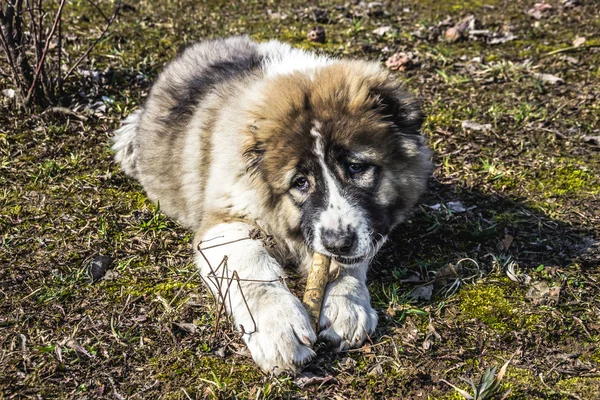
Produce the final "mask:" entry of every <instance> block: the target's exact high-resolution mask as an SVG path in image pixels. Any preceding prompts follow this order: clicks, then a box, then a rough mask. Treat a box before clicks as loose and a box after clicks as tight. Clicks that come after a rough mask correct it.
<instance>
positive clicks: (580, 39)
mask: <svg viewBox="0 0 600 400" xmlns="http://www.w3.org/2000/svg"><path fill="white" fill-rule="evenodd" d="M584 43H585V38H584V37H583V36H579V37H577V38H575V39H573V47H581V45H582V44H584Z"/></svg>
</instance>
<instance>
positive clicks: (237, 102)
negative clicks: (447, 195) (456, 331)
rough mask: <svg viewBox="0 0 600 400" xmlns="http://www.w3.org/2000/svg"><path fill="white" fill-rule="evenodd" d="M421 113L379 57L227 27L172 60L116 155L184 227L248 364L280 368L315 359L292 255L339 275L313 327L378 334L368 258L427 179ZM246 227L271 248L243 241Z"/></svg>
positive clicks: (341, 339) (345, 335)
mask: <svg viewBox="0 0 600 400" xmlns="http://www.w3.org/2000/svg"><path fill="white" fill-rule="evenodd" d="M422 120H423V114H422V112H421V108H420V105H419V103H418V102H417V101H416V100H415V99H414V98H413V97H412V96H411V95H409V94H408V93H407V92H405V91H404V90H403V89H402V87H401V85H400V84H399V83H398V82H397V81H396V80H395V79H394V78H393V77H391V76H390V75H389V74H388V73H387V72H386V71H385V70H383V69H382V68H381V67H380V66H379V65H378V64H376V63H371V62H362V61H349V60H338V59H332V58H327V57H322V56H316V55H313V54H310V53H306V52H304V51H301V50H297V49H293V48H291V47H289V46H288V45H285V44H282V43H280V42H277V41H270V42H267V43H261V44H258V43H255V42H253V41H251V40H250V39H249V38H247V37H234V38H229V39H225V40H214V41H207V42H203V43H199V44H195V45H193V46H191V47H189V48H187V49H186V50H185V51H183V52H182V53H181V54H180V55H179V56H178V57H177V58H176V59H175V60H174V61H173V62H171V63H170V64H169V65H168V66H167V67H166V68H165V70H164V71H163V72H162V74H160V76H159V77H158V80H157V81H156V83H155V84H154V86H153V87H152V90H151V92H150V95H149V97H148V99H147V101H146V103H145V104H144V106H143V108H142V109H141V110H139V111H136V112H134V113H133V114H131V115H130V116H129V117H128V118H127V119H126V120H125V121H124V123H123V125H122V127H121V128H120V129H119V130H118V131H117V132H116V135H115V137H114V145H113V149H114V150H115V159H116V160H117V161H118V162H119V163H120V164H121V165H122V167H123V169H124V170H125V172H126V173H127V174H128V175H130V176H132V177H134V178H136V179H138V180H139V181H140V182H141V184H142V186H143V187H144V189H145V190H146V192H147V193H148V196H149V197H150V198H151V199H152V200H153V201H155V202H159V203H160V207H161V210H162V211H164V212H165V213H166V214H167V215H169V216H171V217H172V218H174V219H176V220H177V221H179V222H180V223H181V224H183V225H185V226H186V227H189V228H190V229H193V230H194V231H195V233H196V239H195V245H198V244H199V243H200V244H201V247H204V248H205V250H204V251H203V252H202V253H203V254H204V256H202V254H201V253H199V252H198V254H197V256H196V262H197V264H198V267H199V268H200V271H201V274H202V276H203V277H204V278H205V281H206V282H207V283H208V286H209V287H210V289H211V290H212V291H213V293H214V294H215V295H216V296H217V297H218V298H220V299H225V303H226V306H227V309H228V312H229V313H231V315H232V316H233V319H234V321H235V324H236V327H237V328H238V329H243V332H244V335H243V339H244V341H245V342H246V344H247V345H248V348H249V349H250V352H251V353H252V357H253V358H254V360H255V361H256V363H257V364H258V365H259V366H260V367H261V368H262V369H264V370H265V371H272V372H280V371H284V370H288V371H289V370H294V369H295V367H296V366H297V365H300V364H302V363H304V362H306V361H307V360H309V359H310V358H311V357H312V356H313V355H314V353H313V351H312V349H311V345H312V344H313V343H314V342H315V340H316V339H317V337H316V336H315V333H314V332H313V330H312V329H311V326H310V323H309V319H308V317H307V314H306V311H305V310H304V308H303V307H302V304H301V303H300V301H299V300H298V299H297V298H296V297H295V296H293V295H292V294H291V293H290V291H289V290H288V288H287V287H286V285H285V283H283V281H280V280H279V278H280V277H281V276H283V275H284V272H283V270H282V268H283V267H284V266H288V265H292V266H295V267H296V268H297V269H298V271H299V272H300V273H301V274H306V273H307V271H308V268H309V266H310V260H311V256H312V253H313V252H314V251H318V252H321V253H323V254H326V255H329V256H331V257H332V259H333V262H332V269H334V270H339V271H338V272H339V275H338V276H337V278H336V279H335V280H333V281H332V282H330V283H329V284H328V286H327V289H326V293H325V298H324V303H323V309H322V315H321V319H320V323H319V325H320V333H319V337H320V338H321V339H323V340H325V341H328V342H330V343H332V344H333V345H335V346H336V347H337V348H339V349H345V348H349V347H356V346H360V345H361V344H362V343H363V342H364V340H365V338H366V337H367V335H368V334H370V333H372V332H373V331H374V329H375V327H376V325H377V314H376V312H375V311H374V310H373V308H372V307H371V305H370V297H369V292H368V290H367V286H366V284H365V280H366V272H367V267H368V263H369V261H370V260H371V258H372V257H373V256H374V255H375V253H376V252H377V250H378V249H379V248H380V247H381V245H382V244H383V243H384V241H385V240H386V238H387V236H388V234H389V233H390V231H391V230H392V229H393V228H394V227H395V226H396V225H398V224H399V223H400V222H401V221H402V220H403V219H404V217H405V215H406V213H407V211H408V210H409V209H410V208H411V207H412V206H413V205H414V204H415V202H416V201H417V199H418V197H419V196H420V194H421V193H422V192H423V190H424V188H425V185H426V180H427V177H428V175H429V173H430V163H429V151H428V150H427V149H426V147H425V145H424V143H423V139H422V137H421V136H420V133H419V130H420V127H421V123H422ZM254 228H259V229H260V230H262V231H263V232H265V233H266V234H268V235H272V236H273V237H274V239H275V242H276V245H275V246H274V247H268V246H264V245H263V243H262V242H261V241H257V240H251V239H248V240H239V241H238V239H243V238H247V237H248V235H249V231H250V230H252V229H254ZM224 256H227V266H228V270H227V271H226V272H222V271H223V270H224V267H223V266H222V265H221V267H219V268H220V269H219V275H221V273H226V274H228V275H227V276H228V277H229V278H232V276H233V271H236V273H237V275H238V276H239V278H240V279H241V281H240V283H239V285H238V284H237V283H236V284H233V285H231V286H229V291H228V292H226V289H227V287H228V285H227V282H225V283H223V282H222V280H221V279H216V278H215V277H214V276H213V274H211V268H212V269H216V268H217V266H219V265H220V264H221V262H222V260H223V257H224ZM250 280H255V281H256V280H259V281H269V282H255V281H254V282H253V281H250ZM246 303H247V305H246ZM242 326H243V328H241V327H242Z"/></svg>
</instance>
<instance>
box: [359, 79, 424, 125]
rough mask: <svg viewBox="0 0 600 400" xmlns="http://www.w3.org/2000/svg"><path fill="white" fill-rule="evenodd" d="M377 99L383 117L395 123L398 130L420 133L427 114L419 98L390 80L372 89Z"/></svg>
mask: <svg viewBox="0 0 600 400" xmlns="http://www.w3.org/2000/svg"><path fill="white" fill-rule="evenodd" d="M371 93H372V96H373V97H374V99H375V101H376V109H377V111H378V112H379V113H381V115H382V116H383V118H384V119H385V120H387V121H389V122H391V123H393V124H394V125H395V126H396V128H397V129H398V131H399V132H400V133H403V134H407V135H419V134H420V133H421V126H422V125H423V121H424V120H425V114H424V113H423V108H422V105H421V102H420V101H419V99H417V98H416V97H415V96H413V95H412V94H410V93H409V92H407V91H406V90H404V89H402V87H401V86H400V85H399V84H397V83H395V82H391V81H388V82H386V84H384V85H379V86H377V87H375V88H373V89H372V90H371Z"/></svg>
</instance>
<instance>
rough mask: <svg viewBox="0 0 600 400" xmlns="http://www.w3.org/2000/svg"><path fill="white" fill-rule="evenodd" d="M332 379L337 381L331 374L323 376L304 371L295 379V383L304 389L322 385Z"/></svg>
mask: <svg viewBox="0 0 600 400" xmlns="http://www.w3.org/2000/svg"><path fill="white" fill-rule="evenodd" d="M330 381H335V379H334V378H333V376H331V375H328V376H323V377H321V376H317V375H315V374H313V373H311V372H303V373H301V374H300V375H298V377H297V378H296V379H294V384H295V385H296V386H298V387H299V388H301V389H304V388H306V387H309V386H316V385H319V386H320V385H323V384H325V383H327V382H330Z"/></svg>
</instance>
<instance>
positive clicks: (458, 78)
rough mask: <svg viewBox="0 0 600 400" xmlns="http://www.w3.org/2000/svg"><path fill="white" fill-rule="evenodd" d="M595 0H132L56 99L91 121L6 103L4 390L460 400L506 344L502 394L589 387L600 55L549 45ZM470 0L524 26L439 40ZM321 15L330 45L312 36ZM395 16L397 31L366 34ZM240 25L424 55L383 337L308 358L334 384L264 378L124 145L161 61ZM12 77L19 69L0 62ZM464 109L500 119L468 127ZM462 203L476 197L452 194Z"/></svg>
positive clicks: (370, 52) (374, 271) (299, 41)
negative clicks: (123, 159)
mask: <svg viewBox="0 0 600 400" xmlns="http://www.w3.org/2000/svg"><path fill="white" fill-rule="evenodd" d="M582 3H584V4H582V5H580V6H576V7H574V8H570V9H563V8H562V7H561V6H560V2H558V1H552V2H551V4H552V5H553V6H554V8H553V9H552V10H551V11H550V12H548V13H547V14H545V15H544V17H543V18H542V19H541V20H540V21H539V24H536V23H535V21H534V20H533V19H532V18H531V17H529V16H528V15H527V14H526V11H527V9H528V8H530V7H531V6H532V4H526V3H522V2H499V1H468V2H458V1H451V2H438V1H429V0H428V1H413V0H411V1H404V2H401V3H400V2H383V4H382V5H381V6H377V5H372V6H371V8H369V7H368V6H367V5H366V3H357V2H351V3H347V2H346V3H344V2H332V1H326V2H323V3H320V5H319V7H320V8H321V9H325V10H327V20H328V21H329V22H327V23H325V22H319V23H317V22H316V21H315V20H314V17H313V15H314V13H313V12H312V11H311V10H312V8H313V7H314V6H313V3H310V2H306V1H304V2H303V1H300V2H291V1H281V2H271V1H267V2H262V1H261V2H259V1H246V2H236V3H233V4H232V3H231V2H220V1H219V2H215V1H210V2H209V1H200V2H198V1H193V2H192V1H187V0H173V1H166V0H165V1H153V2H150V1H141V2H138V3H135V4H133V3H131V4H130V5H131V7H127V8H125V9H124V10H123V12H122V14H121V15H120V16H119V19H118V23H117V24H115V26H114V29H112V30H111V34H110V35H109V36H107V37H106V38H105V39H104V40H103V41H102V42H101V43H99V45H98V46H97V48H96V49H95V51H94V52H93V53H92V54H91V59H90V60H89V61H88V62H87V63H86V64H85V65H84V66H83V67H82V71H80V75H79V76H77V77H74V79H73V80H72V81H70V82H67V83H66V90H67V94H68V96H67V97H65V98H64V99H63V103H64V105H65V106H68V107H70V108H71V109H76V110H78V111H77V112H78V113H80V114H82V115H83V114H85V116H86V117H87V120H86V121H82V120H80V119H77V118H72V117H71V116H68V115H62V114H50V113H45V114H42V113H41V112H39V113H36V114H35V115H34V116H32V117H25V116H23V115H18V114H16V113H15V112H14V111H13V109H12V107H11V104H10V100H8V99H6V98H3V99H2V100H1V102H0V107H1V108H2V110H1V112H0V238H1V239H0V265H1V267H0V398H35V397H37V396H41V397H43V398H84V397H87V398H115V397H116V398H120V397H123V398H156V399H158V398H162V399H189V398H256V399H266V398H325V397H335V398H348V399H351V398H429V399H459V398H462V397H463V396H461V395H460V394H459V392H456V391H455V390H454V389H453V388H452V387H451V386H449V385H447V384H445V383H444V382H443V380H444V381H447V382H450V383H452V384H453V385H456V386H457V387H459V388H460V389H461V390H467V391H469V392H470V393H471V394H473V393H474V390H473V389H472V388H470V387H469V384H466V385H465V384H464V383H465V381H464V380H466V381H467V382H479V383H482V382H483V381H480V378H481V377H483V376H486V371H488V375H487V376H488V381H490V382H491V379H492V375H490V373H491V371H493V368H494V367H495V366H498V365H503V364H504V363H505V362H506V361H507V360H509V359H512V361H511V363H510V365H509V366H508V367H507V370H506V373H505V374H504V376H503V379H502V380H501V382H500V383H499V385H498V387H497V393H496V396H497V397H499V396H501V395H502V394H504V393H506V392H507V391H508V390H510V394H509V395H508V398H514V399H536V398H537V399H577V398H581V399H587V398H592V397H593V396H594V395H595V394H596V393H597V392H598V390H599V389H598V388H599V383H598V375H597V371H598V369H599V368H600V346H599V345H598V343H599V341H600V325H599V324H598V321H599V320H600V309H599V308H598V301H599V299H600V287H599V286H598V285H599V283H598V282H599V281H600V273H599V272H598V271H599V269H598V267H599V266H600V260H599V259H600V250H599V248H598V245H597V242H598V240H600V192H599V187H600V180H599V178H598V177H599V176H600V158H599V157H598V149H597V148H595V147H593V146H592V145H591V144H587V143H584V141H583V136H585V135H592V136H593V135H598V134H599V133H598V132H599V129H600V112H598V111H599V108H598V104H600V98H599V96H600V94H599V92H598V90H597V88H598V87H600V70H599V69H598V65H600V51H599V50H598V48H595V47H589V48H582V49H578V50H576V51H574V52H569V53H558V54H555V55H550V56H547V55H546V54H547V53H548V52H551V51H553V50H556V49H561V48H567V47H570V46H571V42H572V40H573V39H574V38H576V37H578V36H585V37H586V38H587V41H586V44H587V45H594V44H597V43H598V41H599V40H600V38H599V34H600V25H599V24H598V22H597V20H596V18H595V16H596V15H598V13H599V12H600V6H599V5H598V4H595V3H594V2H582ZM89 7H90V6H89V4H88V3H87V2H84V1H78V2H73V4H72V7H71V8H69V9H68V10H67V12H68V13H74V14H76V13H80V12H83V13H85V14H86V16H87V17H88V19H89V22H86V19H83V18H79V19H77V20H76V21H77V22H76V23H74V24H72V26H71V25H70V26H65V27H64V29H66V30H67V31H68V32H69V33H71V34H72V36H71V37H72V39H70V40H69V42H68V43H67V47H66V50H67V51H74V50H75V49H76V47H77V46H81V45H82V44H84V43H87V40H88V37H89V36H90V35H96V34H97V33H98V32H97V31H96V30H97V28H95V27H96V26H99V25H98V24H97V23H96V22H98V21H99V20H100V18H101V17H100V16H99V15H98V13H97V12H94V11H93V10H90V9H89ZM267 9H270V10H271V16H269V13H267V11H266V10H267ZM469 14H473V15H475V17H476V20H477V28H478V29H479V28H481V29H488V30H489V31H490V32H493V33H494V34H501V33H502V32H503V30H505V29H508V30H510V31H511V32H512V33H513V34H514V35H515V36H516V37H517V39H516V40H513V41H511V42H507V43H504V44H497V45H490V44H487V43H486V42H485V41H474V40H463V41H459V42H456V43H447V42H445V41H443V40H441V39H440V35H442V34H443V32H444V29H445V28H446V27H448V26H450V25H449V24H448V23H446V22H444V21H445V20H446V18H447V17H450V19H451V23H456V22H458V21H459V20H460V19H461V18H462V17H464V16H466V15H469ZM274 15H275V16H274ZM282 18H283V19H282ZM97 19H98V21H96V20H97ZM317 24H322V25H323V26H324V27H325V30H326V35H327V42H326V43H323V44H318V43H311V42H308V41H306V40H305V37H306V32H307V31H308V29H310V28H312V27H314V26H315V25H317ZM388 25H389V26H392V28H394V29H393V31H391V32H389V33H387V34H386V35H384V36H378V35H376V34H374V33H372V31H373V30H374V29H375V28H378V27H381V26H388ZM232 34H249V35H250V36H251V37H253V38H255V39H257V40H267V39H280V40H283V41H286V42H289V43H292V44H293V45H295V46H298V47H301V48H305V49H309V50H314V51H321V52H326V53H328V54H332V55H335V56H345V57H355V58H365V59H371V60H385V58H386V57H387V56H389V55H391V54H392V53H393V52H395V51H413V52H416V53H417V55H418V57H419V60H420V64H419V65H418V66H416V67H415V68H412V69H409V70H407V71H404V72H402V73H398V79H403V80H405V81H406V83H407V85H408V86H409V88H410V89H411V90H413V91H415V92H417V93H418V94H419V95H420V96H421V97H422V98H423V100H424V105H425V109H426V111H427V114H428V117H427V121H426V123H425V125H424V129H423V132H424V134H425V136H426V137H427V140H428V143H429V145H430V146H431V147H432V148H433V149H434V150H435V161H436V164H437V166H438V167H437V168H436V170H435V172H434V176H433V178H432V180H431V183H430V188H429V191H428V193H427V195H426V196H424V198H423V199H422V204H421V205H420V206H419V207H417V208H416V209H415V211H414V213H413V214H412V215H411V217H410V218H409V220H408V221H407V222H406V223H405V224H404V225H403V226H402V227H400V228H399V229H398V231H397V232H396V234H395V235H394V237H393V238H392V240H391V241H390V244H389V245H388V246H386V247H385V248H384V249H382V251H381V252H380V254H379V256H378V257H377V259H376V260H375V261H374V263H373V266H372V268H371V273H370V276H369V286H370V289H371V293H372V297H373V304H374V306H375V308H376V310H377V311H378V313H379V316H380V323H379V326H378V329H377V331H376V333H375V335H374V336H373V337H372V338H371V341H370V342H369V343H367V344H366V345H365V346H364V347H362V348H360V349H356V350H352V351H350V352H346V353H342V354H333V353H332V352H331V351H330V350H329V349H327V348H324V347H322V346H319V347H317V357H316V358H315V360H314V361H313V362H312V363H311V364H310V365H308V366H307V367H306V370H307V371H308V372H311V373H313V374H315V375H317V376H319V377H323V378H328V377H329V378H332V379H328V380H326V381H325V382H324V383H322V384H317V385H313V386H307V387H304V388H302V387H300V386H299V384H296V383H295V382H296V381H295V378H294V377H287V376H283V377H279V378H273V377H269V376H265V375H264V374H262V373H261V372H260V371H259V370H258V369H257V368H256V367H255V365H254V364H253V363H252V360H251V359H250V358H249V356H248V355H247V353H246V351H245V349H244V346H243V343H242V342H241V341H240V339H239V337H238V336H237V335H236V334H235V333H234V332H233V331H231V329H230V328H229V326H228V325H227V323H226V322H225V321H223V320H221V321H220V322H219V325H218V326H217V327H216V328H217V329H215V326H214V325H215V324H216V318H215V312H216V310H215V308H214V306H213V303H212V299H211V297H210V295H209V294H208V293H207V291H206V290H205V289H204V287H203V285H202V282H200V280H199V279H198V276H197V275H196V273H195V269H194V266H193V259H192V255H193V254H192V251H191V249H190V247H191V245H190V243H191V234H190V233H189V232H187V231H185V230H184V229H182V228H181V227H180V226H178V225H177V224H176V223H174V222H173V221H171V220H169V219H168V218H166V217H164V215H163V214H162V213H160V208H159V207H157V206H155V205H152V204H151V203H150V202H149V201H148V200H147V198H146V197H145V195H144V194H143V191H142V190H141V188H140V187H139V186H138V185H137V184H136V183H135V182H133V181H131V180H129V179H127V178H126V177H125V176H124V174H123V173H122V172H121V171H119V169H118V168H117V167H116V166H115V165H114V164H113V162H112V156H111V152H110V149H109V146H110V145H109V137H110V135H111V132H112V131H113V130H114V129H115V128H116V127H117V126H118V123H119V121H120V120H121V119H122V118H123V117H124V116H126V115H127V114H128V113H130V112H131V111H132V110H133V109H135V108H136V107H138V106H139V104H141V103H142V102H143V99H144V97H145V96H146V95H147V92H148V89H149V87H150V84H151V82H152V80H153V79H154V77H155V76H156V75H157V73H158V72H159V71H160V69H161V67H162V65H163V64H164V63H165V62H167V61H168V60H169V59H171V58H172V57H173V56H174V55H175V54H176V53H177V50H178V49H179V48H180V47H181V46H183V45H185V44H188V43H191V42H193V41H195V40H200V39H202V38H208V37H219V36H226V35H232ZM2 68H3V69H5V68H4V66H2ZM83 70H87V71H93V72H95V73H97V74H96V76H97V77H98V78H97V80H94V79H93V78H92V77H90V76H91V75H90V74H89V73H84V72H85V71H83ZM534 73H547V74H553V75H556V76H559V77H561V78H562V79H564V83H563V84H557V85H551V84H548V83H545V82H542V81H540V80H539V79H538V78H536V77H535V75H534ZM0 85H1V86H2V88H5V87H7V85H8V83H7V81H6V80H5V79H4V78H2V77H0ZM101 105H102V106H103V107H102V108H101V107H100V106H101ZM104 108H105V110H104ZM86 110H87V111H86ZM40 111H41V110H40ZM465 120H469V121H474V122H476V123H479V124H490V125H491V129H489V130H484V131H472V130H469V129H463V128H462V122H463V121H465ZM452 201H460V202H461V203H462V204H463V206H464V207H465V208H466V211H465V212H454V211H452V209H451V207H447V204H448V203H449V202H452ZM437 204H441V205H442V206H440V207H439V208H437V207H434V208H431V206H435V205H437ZM99 254H101V255H110V256H111V257H112V258H113V259H114V262H113V266H112V268H111V269H110V270H109V274H108V275H107V277H106V278H105V279H103V280H101V281H98V282H96V283H90V279H89V277H88V275H87V267H88V265H89V263H90V261H91V260H92V259H93V258H94V257H95V256H97V255H99ZM467 259H470V260H472V261H466V260H467ZM507 270H509V271H510V272H511V274H513V275H514V276H516V277H517V278H516V280H511V279H509V277H508V275H507ZM540 282H544V283H546V284H547V286H548V287H549V288H559V296H558V301H555V300H553V299H551V298H550V297H549V296H547V295H542V296H541V297H539V298H532V295H531V288H532V287H533V286H534V285H537V284H538V283H540ZM299 289H300V290H301V288H299ZM429 289H432V291H431V292H429V293H430V294H431V296H430V297H428V296H424V297H423V296H420V297H419V296H416V297H417V298H418V299H415V296H414V293H421V294H422V293H427V290H429ZM494 387H495V388H496V386H494ZM495 390H496V389H495ZM486 395H489V394H486ZM336 396H337V397H336Z"/></svg>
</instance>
